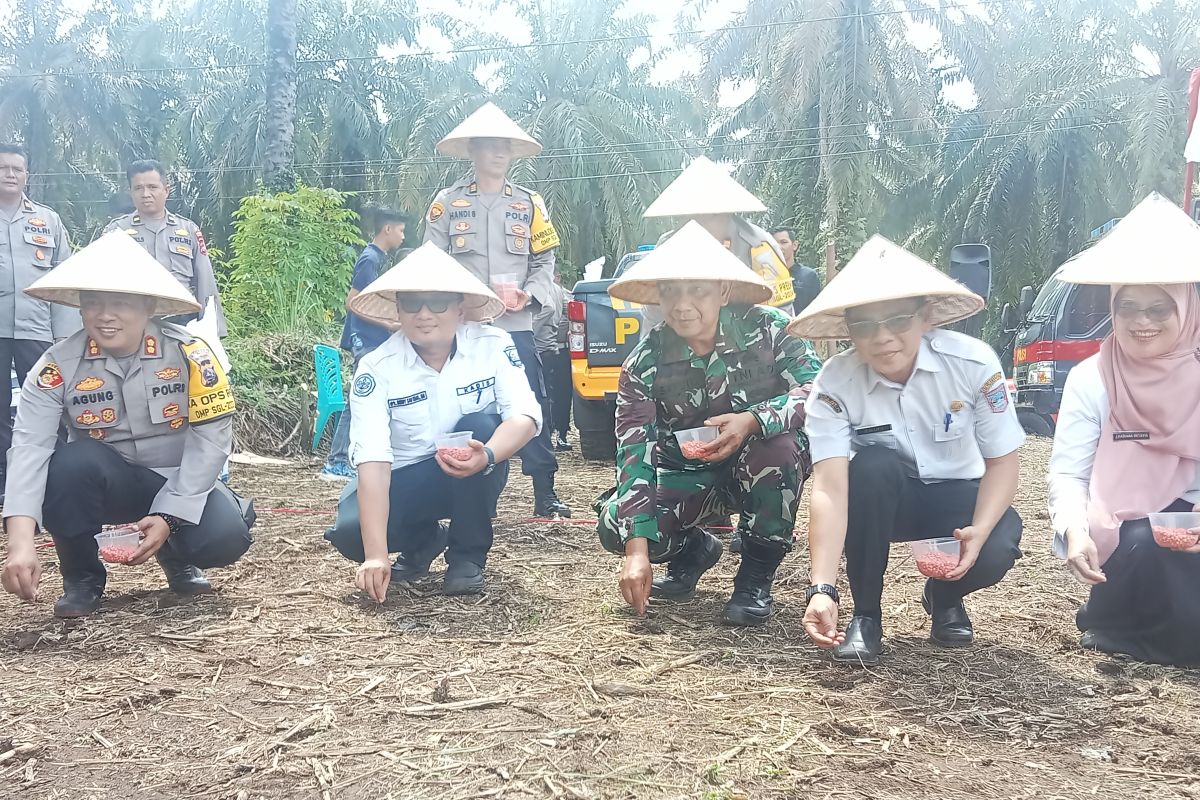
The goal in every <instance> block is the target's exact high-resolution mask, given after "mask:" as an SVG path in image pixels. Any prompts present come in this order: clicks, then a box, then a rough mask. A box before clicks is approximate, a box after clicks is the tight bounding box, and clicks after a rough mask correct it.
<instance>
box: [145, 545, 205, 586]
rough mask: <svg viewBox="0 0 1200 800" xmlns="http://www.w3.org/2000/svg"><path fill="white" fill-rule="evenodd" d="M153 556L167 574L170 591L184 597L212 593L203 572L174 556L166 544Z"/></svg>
mask: <svg viewBox="0 0 1200 800" xmlns="http://www.w3.org/2000/svg"><path fill="white" fill-rule="evenodd" d="M154 558H155V559H156V560H157V561H158V565H159V566H160V567H162V571H163V574H164V575H166V576H167V586H169V587H170V589H171V591H172V592H174V593H175V594H178V595H183V596H184V597H196V596H198V595H202V594H212V593H213V587H212V584H211V583H209V582H208V578H206V577H204V573H203V572H201V571H200V570H199V569H197V568H196V567H193V566H192V565H191V564H189V563H187V562H186V561H184V560H183V559H181V558H178V557H176V556H175V555H174V554H172V553H171V552H170V550H169V549H168V547H167V546H163V548H162V549H160V550H159V551H158V553H156V554H155V556H154Z"/></svg>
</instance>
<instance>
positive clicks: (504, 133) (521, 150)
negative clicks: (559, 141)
mask: <svg viewBox="0 0 1200 800" xmlns="http://www.w3.org/2000/svg"><path fill="white" fill-rule="evenodd" d="M472 139H508V140H509V141H511V142H512V154H513V157H514V158H532V157H534V156H536V155H537V154H538V153H540V152H542V146H541V145H540V144H538V143H537V140H535V139H534V138H533V137H532V136H530V135H529V134H528V133H526V132H525V131H523V130H522V129H521V126H520V125H518V124H517V123H515V122H513V121H512V118H511V117H509V116H508V114H505V113H504V112H503V111H501V110H500V109H499V107H497V106H496V104H495V103H484V105H483V107H482V108H480V109H479V110H478V111H476V112H475V113H474V114H472V115H471V116H469V117H467V118H466V119H464V120H463V121H462V122H461V123H459V125H458V127H457V128H455V129H454V130H452V131H450V133H449V134H448V135H447V136H446V138H445V139H442V140H441V141H440V142H438V143H437V151H438V152H439V153H441V154H442V155H444V156H450V157H451V158H467V159H469V158H470V157H471V140H472Z"/></svg>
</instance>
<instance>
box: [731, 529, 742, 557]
mask: <svg viewBox="0 0 1200 800" xmlns="http://www.w3.org/2000/svg"><path fill="white" fill-rule="evenodd" d="M729 552H731V553H740V552H742V532H741V531H734V532H733V536H731V537H729Z"/></svg>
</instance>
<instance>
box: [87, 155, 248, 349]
mask: <svg viewBox="0 0 1200 800" xmlns="http://www.w3.org/2000/svg"><path fill="white" fill-rule="evenodd" d="M126 174H127V175H128V177H129V196H130V199H131V200H133V204H134V206H135V208H136V209H137V210H136V211H134V212H133V213H131V214H125V215H123V216H120V217H117V218H116V219H114V220H113V221H112V222H110V223H108V225H106V226H105V228H104V233H108V232H109V231H116V230H121V231H125V232H126V233H128V234H129V235H130V237H132V238H133V240H134V241H135V242H137V243H138V244H140V245H141V246H142V248H143V249H144V250H145V251H146V252H147V253H149V254H150V255H151V256H153V257H154V260H155V261H157V262H158V263H159V264H162V265H163V266H164V267H166V268H167V271H168V272H170V273H171V274H172V275H173V276H175V278H176V280H178V281H179V283H180V284H181V285H182V286H183V288H185V289H187V290H188V291H189V292H191V293H192V296H193V297H195V298H196V299H197V300H199V301H200V306H201V309H207V308H208V304H209V301H210V300H211V301H212V305H213V310H214V313H215V314H216V315H217V330H218V332H219V333H220V335H221V336H225V333H226V330H225V312H224V311H223V310H222V309H221V298H220V295H218V294H217V278H216V275H215V274H214V273H213V265H212V261H211V260H209V257H208V245H207V244H205V242H204V234H203V233H202V232H201V231H200V226H199V225H197V224H196V223H194V222H192V221H191V220H190V219H188V218H187V217H181V216H179V215H178V214H171V213H169V212H168V211H167V198H168V197H169V196H170V194H171V189H170V187H169V186H168V185H167V180H166V174H165V173H164V171H163V166H162V164H160V163H158V162H157V161H151V160H146V161H135V162H133V163H132V164H130V165H129V169H128V170H126ZM203 313H204V311H203V310H202V311H201V315H202V314H203ZM196 316H197V315H194V314H190V315H186V316H182V317H176V318H173V319H172V320H171V321H172V322H178V323H179V324H183V323H185V322H187V321H189V320H190V319H195V317H196Z"/></svg>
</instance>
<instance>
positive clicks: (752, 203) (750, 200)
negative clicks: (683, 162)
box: [642, 156, 767, 218]
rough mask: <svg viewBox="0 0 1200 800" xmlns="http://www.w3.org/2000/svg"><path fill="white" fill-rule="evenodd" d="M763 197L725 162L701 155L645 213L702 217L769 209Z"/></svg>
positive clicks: (647, 215) (647, 214)
mask: <svg viewBox="0 0 1200 800" xmlns="http://www.w3.org/2000/svg"><path fill="white" fill-rule="evenodd" d="M766 210H767V207H766V206H765V205H763V203H762V201H761V200H759V199H758V198H757V197H755V196H754V195H752V194H751V193H750V192H749V191H747V190H746V188H745V187H744V186H742V185H741V184H740V183H738V182H737V181H735V180H734V179H733V178H732V177H730V175H729V173H728V172H727V171H726V170H725V169H724V168H723V167H721V166H719V165H717V164H715V163H713V162H712V161H710V160H709V159H707V158H705V157H704V156H700V157H699V158H697V159H696V160H695V161H693V162H692V163H691V164H688V167H687V169H685V170H684V171H683V172H681V173H679V176H678V177H677V178H675V180H673V181H671V185H670V186H668V187H667V188H666V189H663V192H662V194H660V195H659V196H658V197H657V198H655V200H654V202H653V203H651V204H650V207H649V208H647V209H646V213H644V214H642V216H643V217H647V218H648V217H700V216H704V215H706V214H751V213H754V212H757V211H766Z"/></svg>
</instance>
